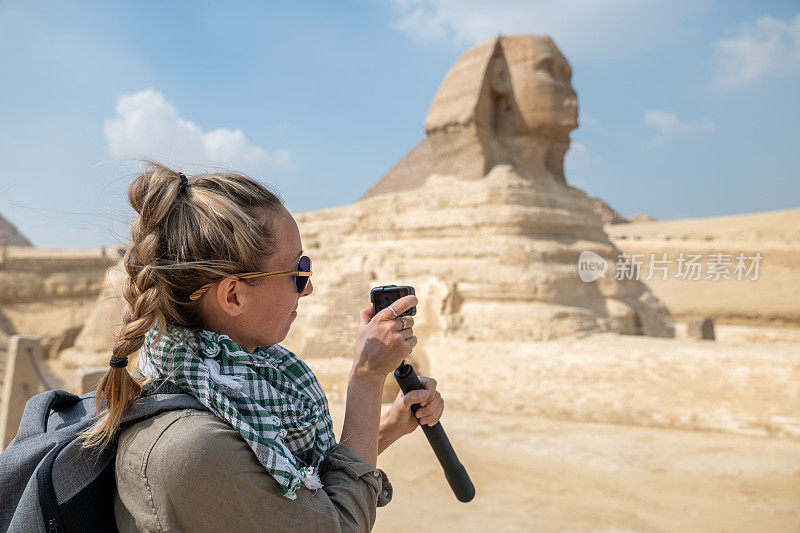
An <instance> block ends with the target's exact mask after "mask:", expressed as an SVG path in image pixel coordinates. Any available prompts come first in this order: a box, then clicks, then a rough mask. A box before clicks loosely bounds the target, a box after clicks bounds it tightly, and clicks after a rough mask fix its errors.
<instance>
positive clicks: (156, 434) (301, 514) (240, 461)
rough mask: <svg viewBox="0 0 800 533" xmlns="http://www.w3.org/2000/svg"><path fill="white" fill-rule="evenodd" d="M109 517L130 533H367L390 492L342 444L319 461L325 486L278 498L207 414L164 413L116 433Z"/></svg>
mask: <svg viewBox="0 0 800 533" xmlns="http://www.w3.org/2000/svg"><path fill="white" fill-rule="evenodd" d="M116 478H117V495H116V499H115V504H114V514H115V516H116V520H117V527H118V528H119V530H120V532H122V533H125V532H128V531H232V532H233V531H292V532H317V531H319V532H329V531H334V532H367V531H370V530H371V529H372V526H373V525H374V524H375V516H376V507H377V506H382V505H386V504H387V503H388V502H389V500H391V497H392V486H391V484H390V483H389V481H388V479H387V477H386V474H385V473H384V472H383V471H382V470H380V469H376V468H373V467H372V466H370V465H369V464H368V463H365V462H364V460H363V459H362V458H361V456H360V455H358V454H357V453H356V452H355V451H353V450H352V449H351V448H349V447H348V446H346V445H343V444H339V445H337V446H336V447H335V448H334V449H333V451H331V452H330V453H329V454H328V456H327V457H326V459H325V461H324V462H323V465H322V468H321V475H320V479H321V480H322V483H323V485H324V488H323V489H319V490H309V489H307V488H305V487H300V489H298V492H297V495H298V496H297V499H295V500H289V499H288V498H286V497H284V496H282V495H281V494H280V491H279V485H278V483H277V481H275V479H274V478H273V477H272V476H271V475H270V474H269V473H268V472H267V471H266V470H265V469H264V467H263V466H261V464H260V463H259V462H258V460H257V459H256V456H255V455H254V454H253V452H252V450H251V449H250V447H249V446H248V445H247V443H246V442H245V441H244V439H242V438H241V437H240V436H239V434H238V433H237V432H236V431H235V430H234V429H233V428H232V427H231V426H229V425H228V424H227V423H225V422H224V421H222V420H221V419H219V418H218V417H217V416H215V415H214V414H212V413H210V412H205V411H196V410H192V409H185V410H180V411H169V412H166V413H161V414H159V415H156V416H154V417H152V418H149V419H146V420H143V421H140V422H137V423H136V424H133V425H132V426H130V427H128V428H126V429H125V430H123V431H122V433H121V435H120V440H119V448H118V452H117V459H116Z"/></svg>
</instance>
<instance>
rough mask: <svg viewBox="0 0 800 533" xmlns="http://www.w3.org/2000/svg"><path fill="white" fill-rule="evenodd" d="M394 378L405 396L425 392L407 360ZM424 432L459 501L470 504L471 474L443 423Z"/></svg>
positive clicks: (395, 373)
mask: <svg viewBox="0 0 800 533" xmlns="http://www.w3.org/2000/svg"><path fill="white" fill-rule="evenodd" d="M394 378H395V379H396V380H397V384H398V385H400V389H402V391H403V394H408V393H409V392H410V391H412V390H425V387H423V386H422V383H420V381H419V378H418V377H417V373H416V372H414V367H412V366H411V365H409V364H408V363H406V362H405V360H403V362H402V363H400V366H398V367H397V369H396V370H395V371H394ZM419 408H420V405H419V404H418V403H415V404H414V405H412V406H411V410H412V411H414V413H416V412H417V409H419ZM417 422H419V420H417ZM420 425H421V424H420ZM422 431H424V432H425V436H426V437H428V442H429V443H430V444H431V448H433V453H435V454H436V458H437V459H439V463H440V464H441V465H442V468H443V469H444V477H445V478H447V482H448V483H450V488H451V489H453V493H454V494H455V495H456V498H458V501H461V502H468V501H470V500H472V498H474V497H475V487H473V486H472V481H471V480H470V479H469V474H467V471H466V469H465V468H464V465H462V464H461V461H459V460H458V457H457V456H456V452H455V450H453V446H452V445H451V444H450V440H449V439H448V438H447V435H446V434H445V432H444V428H443V427H442V423H441V422H436V424H434V425H433V426H429V425H427V424H426V425H423V426H422Z"/></svg>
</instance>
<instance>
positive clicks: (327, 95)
mask: <svg viewBox="0 0 800 533" xmlns="http://www.w3.org/2000/svg"><path fill="white" fill-rule="evenodd" d="M498 33H504V34H515V33H546V34H549V35H551V36H552V37H553V38H554V39H555V41H556V44H557V45H558V46H559V47H560V48H561V50H562V51H563V52H564V54H565V55H566V57H567V59H568V60H569V61H570V63H571V64H572V66H573V72H574V77H573V85H574V86H575V89H576V91H577V93H578V99H579V106H580V122H581V127H580V128H579V129H578V130H576V131H575V132H573V134H572V142H573V144H572V146H573V148H572V149H571V151H570V153H569V154H568V156H567V181H568V182H569V183H571V184H573V185H575V186H577V187H580V188H582V189H583V190H585V191H586V192H587V193H588V194H590V195H592V196H600V197H602V198H604V199H605V200H606V201H607V202H609V203H610V204H611V205H612V206H613V207H614V208H615V209H617V210H618V211H620V212H621V213H622V214H623V215H625V216H631V215H634V214H636V213H647V214H650V215H652V216H655V217H657V218H661V219H672V218H685V217H705V216H713V215H724V214H735V213H746V212H753V211H765V210H773V209H785V208H791V207H797V206H798V205H800V179H798V178H799V177H800V176H799V174H800V171H798V168H800V126H799V125H798V123H799V122H800V121H799V119H800V101H799V100H798V97H797V93H798V87H799V86H800V84H799V83H798V82H800V3H798V2H797V1H795V2H788V1H784V2H780V1H774V2H735V1H731V2H713V1H709V0H694V1H684V0H673V1H670V2H666V1H665V2H645V1H638V0H608V1H606V2H599V1H591V0H571V1H556V0H536V1H529V2H521V1H495V2H485V1H483V0H481V1H478V0H464V1H458V2H457V1H454V0H385V1H381V0H371V1H363V2H309V1H307V2H303V3H298V2H282V3H278V2H274V3H269V2H226V3H223V2H127V3H122V2H70V3H66V2H35V1H24V2H22V1H0V72H1V73H2V79H3V81H2V83H0V100H2V102H3V105H2V109H1V110H0V126H1V127H0V157H1V158H2V165H1V166H0V214H2V215H3V216H4V217H6V218H8V219H9V220H10V221H11V222H13V223H14V224H16V225H17V226H18V228H19V229H20V230H21V231H22V233H23V234H25V235H26V236H27V237H29V238H30V239H31V240H32V241H33V242H34V244H35V245H37V246H43V247H93V246H99V245H101V244H117V243H122V242H124V240H125V239H126V233H127V223H129V221H130V219H131V215H132V211H131V210H130V208H129V206H128V205H127V201H126V198H125V189H126V187H127V184H128V183H129V180H130V176H131V175H132V173H133V172H134V171H135V170H136V164H135V163H132V162H131V159H132V158H135V157H137V156H142V155H149V156H153V157H157V158H159V159H161V160H164V161H166V162H168V163H171V164H174V165H181V166H182V167H183V168H189V167H188V165H190V164H200V165H211V164H215V165H221V166H227V167H233V168H237V169H240V170H243V171H245V172H248V173H250V174H251V175H253V176H255V177H257V178H259V179H261V180H262V181H264V182H267V183H270V184H272V185H273V186H274V187H276V188H277V189H278V190H279V191H280V192H281V194H282V196H283V197H284V198H285V200H286V203H287V206H288V207H289V209H290V210H292V211H294V212H300V211H307V210H312V209H321V208H326V207H333V206H337V205H343V204H348V203H351V202H353V201H355V200H356V199H357V198H358V197H360V196H361V195H362V194H363V193H364V191H366V190H367V189H368V188H369V187H370V186H371V185H372V184H373V183H375V182H376V181H377V180H378V179H380V177H381V176H382V175H383V174H384V173H385V172H386V171H387V170H388V169H389V168H391V167H392V166H393V165H394V164H395V163H396V162H397V161H398V160H399V159H400V158H401V157H403V155H405V153H407V152H408V150H410V149H411V148H412V147H413V146H414V145H415V144H416V143H417V142H418V141H419V140H421V139H422V137H423V136H424V130H423V121H424V118H425V115H426V113H427V111H428V107H429V105H430V102H431V100H432V98H433V96H434V94H435V92H436V89H437V88H438V86H439V83H440V82H441V80H442V78H443V77H444V75H445V73H446V71H447V69H448V68H449V67H450V66H451V65H452V64H453V63H454V62H455V60H456V59H457V58H458V57H459V56H460V55H461V54H462V53H463V52H464V51H465V50H467V49H468V48H469V47H470V46H472V45H473V44H476V43H478V42H481V41H483V40H485V39H487V38H491V37H492V36H494V35H496V34H498Z"/></svg>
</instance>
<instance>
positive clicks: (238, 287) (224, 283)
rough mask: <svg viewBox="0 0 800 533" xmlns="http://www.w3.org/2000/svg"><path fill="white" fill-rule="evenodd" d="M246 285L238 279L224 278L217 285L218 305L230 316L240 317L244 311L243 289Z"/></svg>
mask: <svg viewBox="0 0 800 533" xmlns="http://www.w3.org/2000/svg"><path fill="white" fill-rule="evenodd" d="M243 286H244V283H242V282H241V281H239V280H238V279H236V278H231V277H229V278H224V279H222V280H221V281H220V282H219V283H218V284H217V290H216V291H215V296H216V297H217V305H219V308H220V309H221V310H222V312H223V313H225V314H226V315H228V316H231V317H234V316H239V315H240V314H242V311H244V305H243V303H244V302H243V299H242V296H243V295H242V288H243Z"/></svg>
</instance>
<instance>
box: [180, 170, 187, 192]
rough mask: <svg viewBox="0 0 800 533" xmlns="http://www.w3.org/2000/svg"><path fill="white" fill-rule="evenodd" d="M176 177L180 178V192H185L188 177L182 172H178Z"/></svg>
mask: <svg viewBox="0 0 800 533" xmlns="http://www.w3.org/2000/svg"><path fill="white" fill-rule="evenodd" d="M178 177H179V178H180V179H181V189H180V192H181V193H184V192H186V186H187V185H189V179H188V178H187V177H186V176H185V175H184V174H183V172H178Z"/></svg>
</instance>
